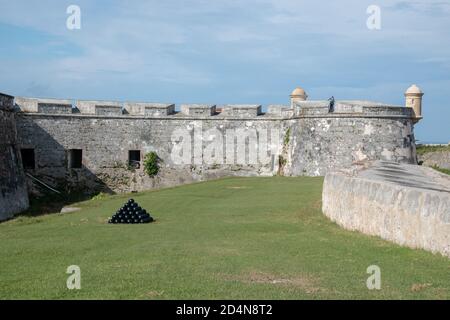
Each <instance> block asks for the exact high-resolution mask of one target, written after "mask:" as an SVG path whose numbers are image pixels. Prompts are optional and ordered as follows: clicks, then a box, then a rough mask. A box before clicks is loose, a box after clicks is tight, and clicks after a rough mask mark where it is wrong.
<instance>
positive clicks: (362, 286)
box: [0, 177, 450, 299]
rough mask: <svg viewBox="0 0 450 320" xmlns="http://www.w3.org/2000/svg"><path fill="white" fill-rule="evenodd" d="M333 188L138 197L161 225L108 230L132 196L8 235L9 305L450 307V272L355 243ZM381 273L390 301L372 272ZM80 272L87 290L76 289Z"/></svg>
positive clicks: (429, 261) (369, 241)
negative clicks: (210, 302)
mask: <svg viewBox="0 0 450 320" xmlns="http://www.w3.org/2000/svg"><path fill="white" fill-rule="evenodd" d="M322 182H323V180H322V178H307V177H299V178H286V177H273V178H230V179H223V180H217V181H211V182H205V183H198V184H192V185H187V186H182V187H177V188H171V189H165V190H159V191H153V192H145V193H140V194H133V196H132V197H133V198H134V199H135V200H136V201H138V202H139V204H140V205H141V206H143V207H145V208H146V209H147V210H148V211H150V212H151V213H152V215H153V216H154V217H155V218H156V219H157V221H156V222H155V223H152V224H146V225H108V224H107V223H106V221H107V219H108V217H109V216H110V215H111V214H112V213H113V212H115V211H116V210H117V209H118V208H119V207H120V206H121V205H122V204H123V203H124V202H125V201H126V200H127V199H128V198H129V197H130V196H129V195H128V196H127V195H120V196H112V197H107V198H106V199H96V200H90V201H86V202H83V203H81V204H77V206H81V207H82V210H81V211H78V212H74V213H69V214H64V215H60V214H53V215H45V216H39V217H19V218H17V219H15V220H11V221H8V222H5V223H2V224H0V251H1V254H0V270H1V271H0V298H1V299H18V298H26V299H28V298H32V299H35V298H39V299H41V298H45V299H85V298H87V299H94V298H100V299H318V298H325V299H336V298H337V299H341V298H342V299H359V298H362V299H385V298H389V299H390V298H396V299H397V298H399V299H404V298H413V299H419V298H420V299H422V298H424V299H435V298H437V299H449V298H450V260H449V259H448V258H444V257H442V256H439V255H433V254H431V253H428V252H425V251H422V250H411V249H408V248H403V247H399V246H397V245H394V244H391V243H389V242H387V241H384V240H381V239H379V238H377V237H369V236H365V235H362V234H360V233H357V232H349V231H346V230H343V229H341V228H340V227H338V226H337V225H335V224H334V223H332V222H330V221H329V220H328V219H327V218H326V217H324V216H323V215H322V213H321V190H322ZM373 264H375V265H378V266H379V267H380V268H381V278H382V287H381V290H372V291H370V290H368V289H367V287H366V279H367V277H369V275H368V274H366V269H367V267H368V266H370V265H373ZM69 265H78V266H80V268H81V290H68V289H67V288H66V279H67V277H68V275H67V274H66V273H65V272H66V269H67V267H68V266H69Z"/></svg>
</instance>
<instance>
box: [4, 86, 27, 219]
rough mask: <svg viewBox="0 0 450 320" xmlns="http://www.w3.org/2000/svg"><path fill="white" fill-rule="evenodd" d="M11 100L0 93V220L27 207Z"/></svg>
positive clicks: (12, 100)
mask: <svg viewBox="0 0 450 320" xmlns="http://www.w3.org/2000/svg"><path fill="white" fill-rule="evenodd" d="M13 102H14V98H13V97H11V96H8V95H4V94H0V221H2V220H5V219H8V218H11V217H13V216H14V214H16V213H19V212H21V211H23V210H26V209H27V208H28V194H27V190H26V180H25V175H24V172H23V170H22V165H21V157H20V149H19V148H18V145H17V133H16V125H15V113H14V112H12V109H13V106H14V103H13Z"/></svg>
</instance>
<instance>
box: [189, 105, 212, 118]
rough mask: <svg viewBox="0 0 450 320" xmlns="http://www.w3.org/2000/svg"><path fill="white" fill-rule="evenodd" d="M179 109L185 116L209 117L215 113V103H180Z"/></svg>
mask: <svg viewBox="0 0 450 320" xmlns="http://www.w3.org/2000/svg"><path fill="white" fill-rule="evenodd" d="M180 109H181V113H182V114H184V115H186V116H195V117H209V116H213V115H215V114H216V105H209V104H182V105H181V107H180Z"/></svg>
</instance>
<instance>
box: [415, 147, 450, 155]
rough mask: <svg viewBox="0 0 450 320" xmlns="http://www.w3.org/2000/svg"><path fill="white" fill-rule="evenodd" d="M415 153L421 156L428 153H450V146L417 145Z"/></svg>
mask: <svg viewBox="0 0 450 320" xmlns="http://www.w3.org/2000/svg"><path fill="white" fill-rule="evenodd" d="M416 151H417V154H418V155H422V154H425V153H428V152H444V151H450V145H446V146H445V145H443V146H426V145H421V144H419V145H417V147H416Z"/></svg>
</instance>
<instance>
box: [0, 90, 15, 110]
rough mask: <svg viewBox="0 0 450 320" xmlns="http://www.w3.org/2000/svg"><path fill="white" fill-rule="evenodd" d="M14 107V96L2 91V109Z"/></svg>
mask: <svg viewBox="0 0 450 320" xmlns="http://www.w3.org/2000/svg"><path fill="white" fill-rule="evenodd" d="M13 108H14V97H13V96H10V95H7V94H4V93H0V110H12V109H13Z"/></svg>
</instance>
